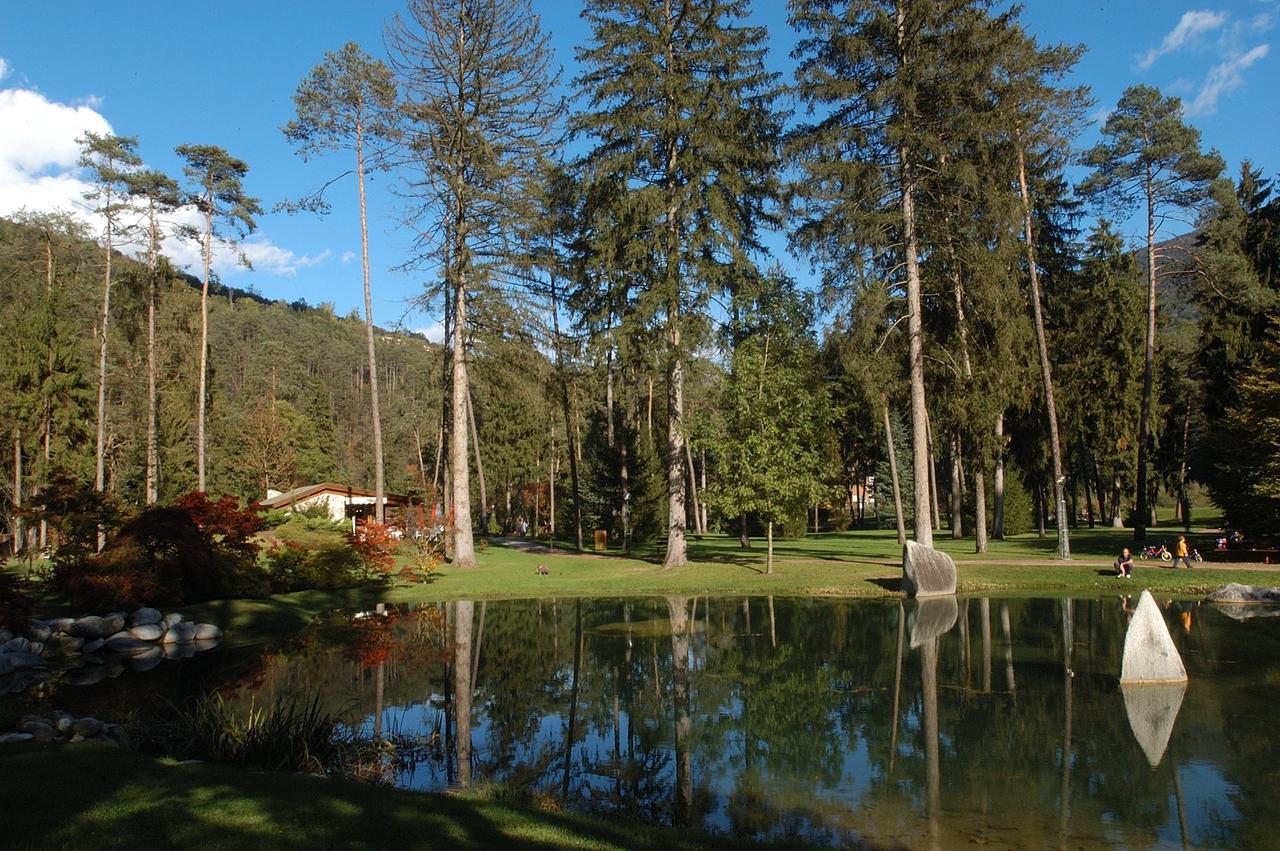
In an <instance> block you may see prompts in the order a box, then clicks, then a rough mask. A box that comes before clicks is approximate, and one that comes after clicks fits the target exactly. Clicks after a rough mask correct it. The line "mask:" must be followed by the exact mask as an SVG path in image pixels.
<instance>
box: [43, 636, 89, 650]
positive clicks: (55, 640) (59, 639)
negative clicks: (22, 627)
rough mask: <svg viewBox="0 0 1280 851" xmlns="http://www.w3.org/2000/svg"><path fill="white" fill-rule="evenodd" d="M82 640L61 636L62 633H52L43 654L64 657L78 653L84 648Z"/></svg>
mask: <svg viewBox="0 0 1280 851" xmlns="http://www.w3.org/2000/svg"><path fill="white" fill-rule="evenodd" d="M84 643H85V642H84V639H83V638H76V637H75V636H72V635H63V634H62V633H60V632H59V633H54V635H53V636H52V637H51V638H50V639H49V643H48V644H46V645H45V653H46V654H52V655H54V656H66V655H68V654H71V653H79V652H80V650H81V649H82V648H83V647H84Z"/></svg>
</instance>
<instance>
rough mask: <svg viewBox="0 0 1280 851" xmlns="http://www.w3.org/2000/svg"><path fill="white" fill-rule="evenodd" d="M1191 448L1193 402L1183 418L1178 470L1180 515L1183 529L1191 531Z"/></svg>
mask: <svg viewBox="0 0 1280 851" xmlns="http://www.w3.org/2000/svg"><path fill="white" fill-rule="evenodd" d="M1190 446H1191V400H1190V399H1188V400H1187V409H1186V411H1185V412H1183V416H1182V464H1181V466H1180V468H1179V470H1178V514H1179V518H1178V519H1180V520H1181V521H1182V528H1183V529H1184V530H1185V531H1186V532H1188V533H1190V531H1191V490H1190V488H1189V486H1188V469H1189V468H1188V458H1189V456H1190Z"/></svg>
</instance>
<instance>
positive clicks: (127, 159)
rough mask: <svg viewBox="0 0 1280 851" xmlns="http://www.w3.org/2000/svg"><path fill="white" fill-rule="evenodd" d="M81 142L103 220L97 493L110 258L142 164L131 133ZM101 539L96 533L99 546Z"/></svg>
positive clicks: (102, 464) (102, 471)
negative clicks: (130, 189)
mask: <svg viewBox="0 0 1280 851" xmlns="http://www.w3.org/2000/svg"><path fill="white" fill-rule="evenodd" d="M77 141H78V142H79V143H80V145H81V149H82V151H81V155H80V167H81V168H84V169H87V170H88V171H89V179H90V185H91V187H92V188H91V189H90V190H89V191H88V192H87V193H86V194H85V198H86V199H87V200H89V201H90V202H92V203H93V204H94V206H93V211H94V212H95V213H97V214H98V215H99V216H101V217H102V220H103V231H102V233H103V239H102V247H103V273H102V313H101V314H99V316H98V321H97V322H96V323H95V330H96V331H97V334H98V418H97V442H96V443H95V451H94V470H95V472H94V479H93V482H94V489H95V490H97V491H98V492H99V493H101V492H102V491H103V489H104V488H105V487H106V436H107V338H108V330H109V328H110V322H111V284H112V279H111V260H112V256H113V254H114V252H115V250H116V244H115V240H116V239H117V238H118V237H123V236H126V235H127V234H126V233H125V231H126V230H127V228H128V225H127V224H126V223H124V222H122V217H123V216H125V214H126V213H128V212H129V206H128V201H127V198H128V193H127V188H126V187H127V180H128V177H129V172H131V171H134V170H136V169H137V168H138V167H139V166H141V165H142V158H141V157H139V156H138V154H137V151H136V150H135V149H136V148H137V146H138V140H137V137H134V136H111V135H106V136H102V135H99V134H97V133H93V132H86V133H85V135H84V136H83V137H81V138H80V139H78V140H77ZM103 543H104V541H103V539H102V536H101V535H99V536H98V549H101V548H102V545H103Z"/></svg>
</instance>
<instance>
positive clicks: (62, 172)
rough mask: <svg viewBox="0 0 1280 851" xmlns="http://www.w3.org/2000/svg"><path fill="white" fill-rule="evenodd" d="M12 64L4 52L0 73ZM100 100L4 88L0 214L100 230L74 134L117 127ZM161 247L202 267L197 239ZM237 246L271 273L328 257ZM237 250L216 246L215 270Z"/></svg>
mask: <svg viewBox="0 0 1280 851" xmlns="http://www.w3.org/2000/svg"><path fill="white" fill-rule="evenodd" d="M8 71H9V66H8V64H7V63H6V62H5V61H4V60H3V59H0V78H3V77H4V76H5V74H7V73H8ZM100 104H101V101H100V99H98V98H96V97H93V96H90V97H87V98H84V99H82V100H81V101H80V102H78V103H75V104H66V103H57V102H55V101H51V100H49V99H48V98H46V97H45V96H44V95H42V94H41V93H40V92H37V91H33V90H31V89H24V88H16V87H15V88H9V89H0V128H4V130H3V132H0V216H7V215H12V214H13V213H15V212H17V211H19V210H23V209H25V210H28V211H31V212H53V211H55V210H61V211H65V212H70V213H73V214H74V215H76V216H77V217H78V218H80V219H81V220H83V221H84V222H85V223H87V224H88V225H89V227H90V229H91V232H98V231H100V230H101V229H102V225H103V223H102V221H101V220H100V219H99V217H98V216H96V215H95V214H94V213H92V212H90V211H89V210H88V209H87V207H86V205H85V201H84V198H83V196H84V193H85V192H86V191H88V190H89V188H90V187H89V184H88V183H87V182H86V181H85V180H83V179H82V175H81V170H80V168H79V167H78V165H77V163H78V161H79V159H80V145H79V143H78V142H77V141H76V140H77V139H79V138H81V137H83V136H84V134H85V132H86V131H92V132H94V133H98V134H108V133H112V132H114V131H113V130H112V128H111V124H110V122H108V121H107V119H106V118H105V117H103V115H102V114H101V113H100V112H98V107H99V106H100ZM170 219H171V220H172V221H173V222H174V223H176V224H179V225H185V226H189V227H192V228H194V229H196V230H202V229H203V227H204V219H203V217H202V216H201V215H200V214H199V212H197V211H196V210H195V208H193V207H185V208H183V209H180V210H177V211H176V212H175V213H174V214H173V215H172V216H170ZM164 252H165V253H166V254H168V255H169V257H170V259H171V260H173V262H174V263H176V264H177V265H179V266H183V267H187V268H188V269H190V270H192V271H193V272H195V273H199V272H200V271H202V269H203V265H204V257H203V254H202V251H201V246H200V244H199V242H198V241H195V240H183V239H179V238H177V237H170V238H168V239H166V240H165V243H164ZM239 252H243V253H244V255H245V257H247V258H248V259H249V261H250V262H251V263H252V264H253V266H254V268H255V269H257V270H259V271H261V272H264V273H265V274H268V275H285V276H291V275H294V274H296V273H297V271H298V270H299V269H303V268H306V267H309V266H315V265H317V264H319V263H323V262H325V261H326V260H328V259H329V257H330V256H331V255H332V252H331V251H329V250H328V249H325V250H324V251H322V252H320V253H319V254H317V255H314V256H312V255H301V256H300V255H298V254H296V253H295V252H293V251H291V250H290V249H288V248H283V247H281V246H279V245H276V244H275V243H273V242H272V241H271V240H270V239H268V238H266V237H264V236H257V237H254V238H253V239H251V240H248V241H246V242H245V243H243V244H242V245H241V246H240V248H239ZM239 252H238V251H237V249H236V248H235V247H233V246H231V245H229V244H226V243H221V242H218V243H215V244H214V246H213V251H212V255H213V258H212V259H213V263H212V265H213V269H214V271H215V272H218V273H219V274H223V275H225V274H227V273H230V272H233V271H235V270H236V269H237V268H238V267H239Z"/></svg>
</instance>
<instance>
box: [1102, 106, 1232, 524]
mask: <svg viewBox="0 0 1280 851" xmlns="http://www.w3.org/2000/svg"><path fill="white" fill-rule="evenodd" d="M1102 137H1103V139H1102V141H1101V142H1100V143H1098V144H1097V145H1095V146H1094V147H1093V148H1091V149H1090V150H1089V151H1088V152H1087V154H1086V155H1085V161H1086V163H1087V164H1088V165H1090V166H1091V167H1092V168H1093V169H1094V171H1093V174H1091V175H1090V176H1089V178H1088V179H1087V180H1085V182H1084V183H1083V184H1081V186H1080V190H1081V191H1082V192H1083V193H1084V194H1086V195H1091V196H1094V197H1097V198H1100V199H1102V200H1103V201H1105V202H1106V203H1107V204H1108V205H1110V206H1111V207H1112V208H1114V209H1117V210H1119V211H1121V212H1122V213H1124V214H1128V213H1129V212H1131V211H1132V210H1133V209H1134V208H1135V207H1137V206H1141V207H1142V209H1143V211H1144V212H1145V213H1146V224H1147V228H1146V276H1147V311H1146V313H1147V317H1146V318H1147V323H1146V325H1147V328H1146V342H1145V347H1144V350H1143V351H1144V357H1143V364H1142V405H1141V408H1140V411H1139V414H1138V471H1137V484H1136V489H1137V494H1136V502H1137V510H1136V511H1135V512H1134V538H1135V539H1136V540H1138V541H1144V540H1146V532H1147V522H1148V520H1149V511H1148V508H1147V506H1148V502H1147V500H1148V496H1149V494H1148V493H1147V473H1148V471H1147V466H1148V463H1147V453H1148V443H1149V441H1150V438H1151V416H1152V413H1151V407H1152V402H1153V400H1154V391H1153V382H1154V371H1155V351H1156V318H1157V312H1156V279H1157V277H1158V274H1159V258H1158V257H1157V252H1156V240H1157V236H1158V229H1159V223H1160V222H1163V221H1164V220H1165V218H1166V217H1168V216H1170V215H1175V216H1176V214H1177V213H1179V212H1185V211H1187V210H1190V209H1193V208H1195V207H1197V206H1199V205H1201V204H1203V203H1204V201H1205V200H1206V198H1207V193H1208V190H1209V186H1210V185H1211V184H1212V182H1213V180H1214V179H1215V178H1217V176H1218V175H1219V174H1220V173H1221V172H1222V169H1223V163H1222V158H1221V157H1219V156H1218V155H1217V153H1213V152H1211V153H1209V154H1205V153H1203V152H1202V151H1201V150H1200V131H1198V130H1196V129H1195V128H1193V127H1191V126H1189V125H1187V124H1186V123H1185V122H1184V121H1183V120H1182V102H1181V101H1180V100H1179V99H1178V98H1176V97H1164V96H1162V95H1161V94H1160V92H1159V91H1158V90H1157V89H1154V88H1152V87H1151V86H1130V87H1129V88H1128V89H1126V90H1125V92H1124V94H1123V95H1121V97H1120V101H1119V103H1118V104H1117V105H1116V109H1115V111H1114V112H1112V113H1111V115H1110V116H1109V117H1108V118H1107V122H1106V124H1105V125H1103V128H1102Z"/></svg>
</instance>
